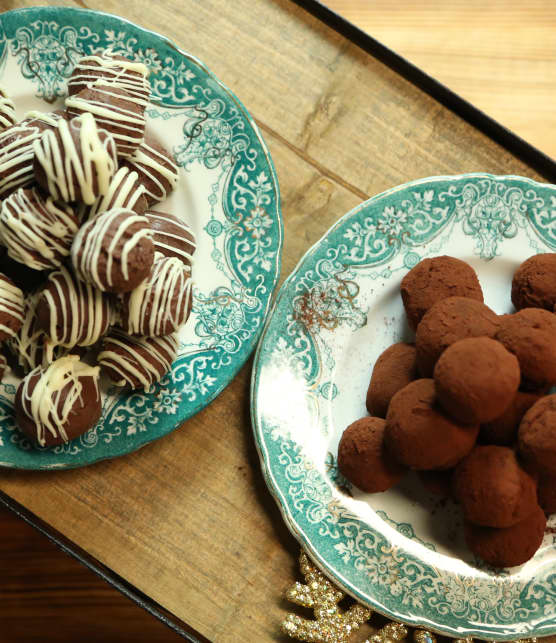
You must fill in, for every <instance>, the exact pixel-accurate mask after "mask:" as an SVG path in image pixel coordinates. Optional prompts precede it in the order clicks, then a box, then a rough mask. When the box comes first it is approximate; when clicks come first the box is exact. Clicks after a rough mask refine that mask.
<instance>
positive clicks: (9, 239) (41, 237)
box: [0, 188, 78, 270]
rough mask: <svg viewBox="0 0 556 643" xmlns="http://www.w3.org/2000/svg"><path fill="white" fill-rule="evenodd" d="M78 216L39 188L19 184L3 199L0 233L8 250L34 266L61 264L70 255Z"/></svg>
mask: <svg viewBox="0 0 556 643" xmlns="http://www.w3.org/2000/svg"><path fill="white" fill-rule="evenodd" d="M77 228H78V223H77V217H76V216H75V214H74V213H73V211H72V210H71V208H69V207H68V206H66V205H64V204H60V203H55V202H54V200H53V199H52V197H44V196H43V195H42V194H41V193H40V192H39V191H38V190H37V189H36V188H31V189H24V188H20V189H19V190H18V191H17V192H14V193H13V194H11V195H10V196H9V197H8V198H7V199H5V200H4V201H3V202H2V207H1V208H0V234H1V236H2V242H3V243H4V245H5V246H6V248H7V249H8V254H9V255H10V257H11V258H12V259H14V260H15V261H19V262H20V263H23V264H25V265H26V266H27V267H28V268H32V269H34V270H47V269H49V268H55V267H56V266H59V265H60V264H61V263H62V261H63V260H64V258H65V257H67V256H68V255H69V252H70V248H71V243H72V241H73V237H74V235H75V233H76V232H77Z"/></svg>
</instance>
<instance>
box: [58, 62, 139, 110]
mask: <svg viewBox="0 0 556 643" xmlns="http://www.w3.org/2000/svg"><path fill="white" fill-rule="evenodd" d="M148 75H149V68H148V67H147V66H146V65H144V64H143V63H139V62H134V61H132V60H128V59H127V58H124V57H123V56H119V55H117V54H113V53H112V52H111V51H103V52H102V53H100V54H93V55H91V56H83V58H81V59H80V60H79V62H78V63H77V65H76V66H75V68H74V70H73V72H72V74H71V76H70V78H69V80H68V94H69V95H70V96H73V95H74V94H78V93H79V92H80V91H82V90H83V89H86V88H87V87H90V86H91V85H93V84H94V83H95V82H96V81H97V80H102V81H104V82H105V83H106V84H110V85H114V86H116V87H120V88H121V89H124V90H125V91H126V92H128V93H129V94H130V95H131V96H133V97H134V98H139V99H142V100H143V101H144V104H145V105H146V104H147V102H148V100H149V96H150V93H151V87H150V83H149V81H148V79H147V76H148Z"/></svg>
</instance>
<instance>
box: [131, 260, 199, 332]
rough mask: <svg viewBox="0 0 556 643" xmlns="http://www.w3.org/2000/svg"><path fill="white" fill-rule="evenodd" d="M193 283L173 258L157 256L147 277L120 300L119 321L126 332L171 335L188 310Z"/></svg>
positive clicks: (185, 318)
mask: <svg viewBox="0 0 556 643" xmlns="http://www.w3.org/2000/svg"><path fill="white" fill-rule="evenodd" d="M192 287H193V282H192V280H191V278H190V276H189V272H188V270H187V268H186V267H185V266H184V265H183V263H182V262H181V261H180V260H179V259H176V258H175V257H161V256H160V255H157V256H156V258H155V260H154V264H153V268H152V271H151V274H150V275H149V278H148V279H146V280H145V281H144V282H143V283H141V284H140V285H139V286H138V287H137V288H135V290H132V291H131V292H128V293H125V294H124V295H123V296H122V297H121V301H120V324H121V326H122V328H123V329H124V330H125V331H126V332H127V333H129V334H130V335H145V336H147V337H159V336H160V335H171V334H172V333H174V332H175V331H176V330H178V328H179V327H180V326H182V325H183V324H185V322H186V321H187V319H188V317H189V313H190V312H191V306H192V296H193V292H192V290H193V288H192Z"/></svg>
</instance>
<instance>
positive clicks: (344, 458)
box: [338, 417, 405, 493]
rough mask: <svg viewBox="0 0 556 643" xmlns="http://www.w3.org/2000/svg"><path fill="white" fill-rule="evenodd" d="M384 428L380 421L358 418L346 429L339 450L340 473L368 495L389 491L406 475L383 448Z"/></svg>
mask: <svg viewBox="0 0 556 643" xmlns="http://www.w3.org/2000/svg"><path fill="white" fill-rule="evenodd" d="M385 424H386V423H385V421H384V420H382V419H381V418H376V417H364V418H361V419H360V420H357V421H356V422H354V423H353V424H350V425H349V426H348V428H347V429H346V430H345V431H344V433H343V435H342V438H341V440H340V444H339V446H338V468H339V469H340V472H341V473H342V475H344V476H345V477H346V478H347V479H348V480H349V481H350V482H352V483H353V484H354V485H355V486H356V487H359V489H361V490H362V491H365V492H367V493H376V492H377V491H386V490H387V489H390V487H393V486H394V485H395V484H397V483H398V482H399V481H400V479H401V478H402V476H403V475H404V473H405V468H404V467H403V466H401V465H400V464H398V463H397V462H396V461H395V460H393V459H392V458H391V456H389V455H388V454H387V453H386V452H385V450H384V448H383V439H384V427H385Z"/></svg>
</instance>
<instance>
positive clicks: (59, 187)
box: [33, 114, 117, 205]
mask: <svg viewBox="0 0 556 643" xmlns="http://www.w3.org/2000/svg"><path fill="white" fill-rule="evenodd" d="M33 151H34V154H35V161H34V168H35V176H36V179H37V182H38V183H39V185H40V186H41V187H42V188H43V189H45V190H46V191H47V192H49V193H50V194H51V195H52V197H53V198H54V199H62V200H63V201H68V202H69V201H82V202H83V203H86V204H87V205H91V204H92V203H94V201H95V199H96V198H97V197H98V196H99V195H102V194H106V192H107V191H108V187H109V185H110V180H111V178H112V177H113V176H114V173H115V171H116V167H117V159H116V146H115V144H114V139H113V138H112V136H110V134H109V133H108V132H106V131H105V130H103V129H99V128H98V127H97V124H96V123H95V119H94V118H93V117H92V116H91V114H83V115H82V116H80V117H79V118H72V119H71V120H70V121H66V120H65V119H63V118H61V119H59V120H58V122H57V127H56V128H49V129H46V130H45V131H44V132H43V133H42V134H41V136H40V138H39V139H37V140H36V141H35V142H34V145H33Z"/></svg>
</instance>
